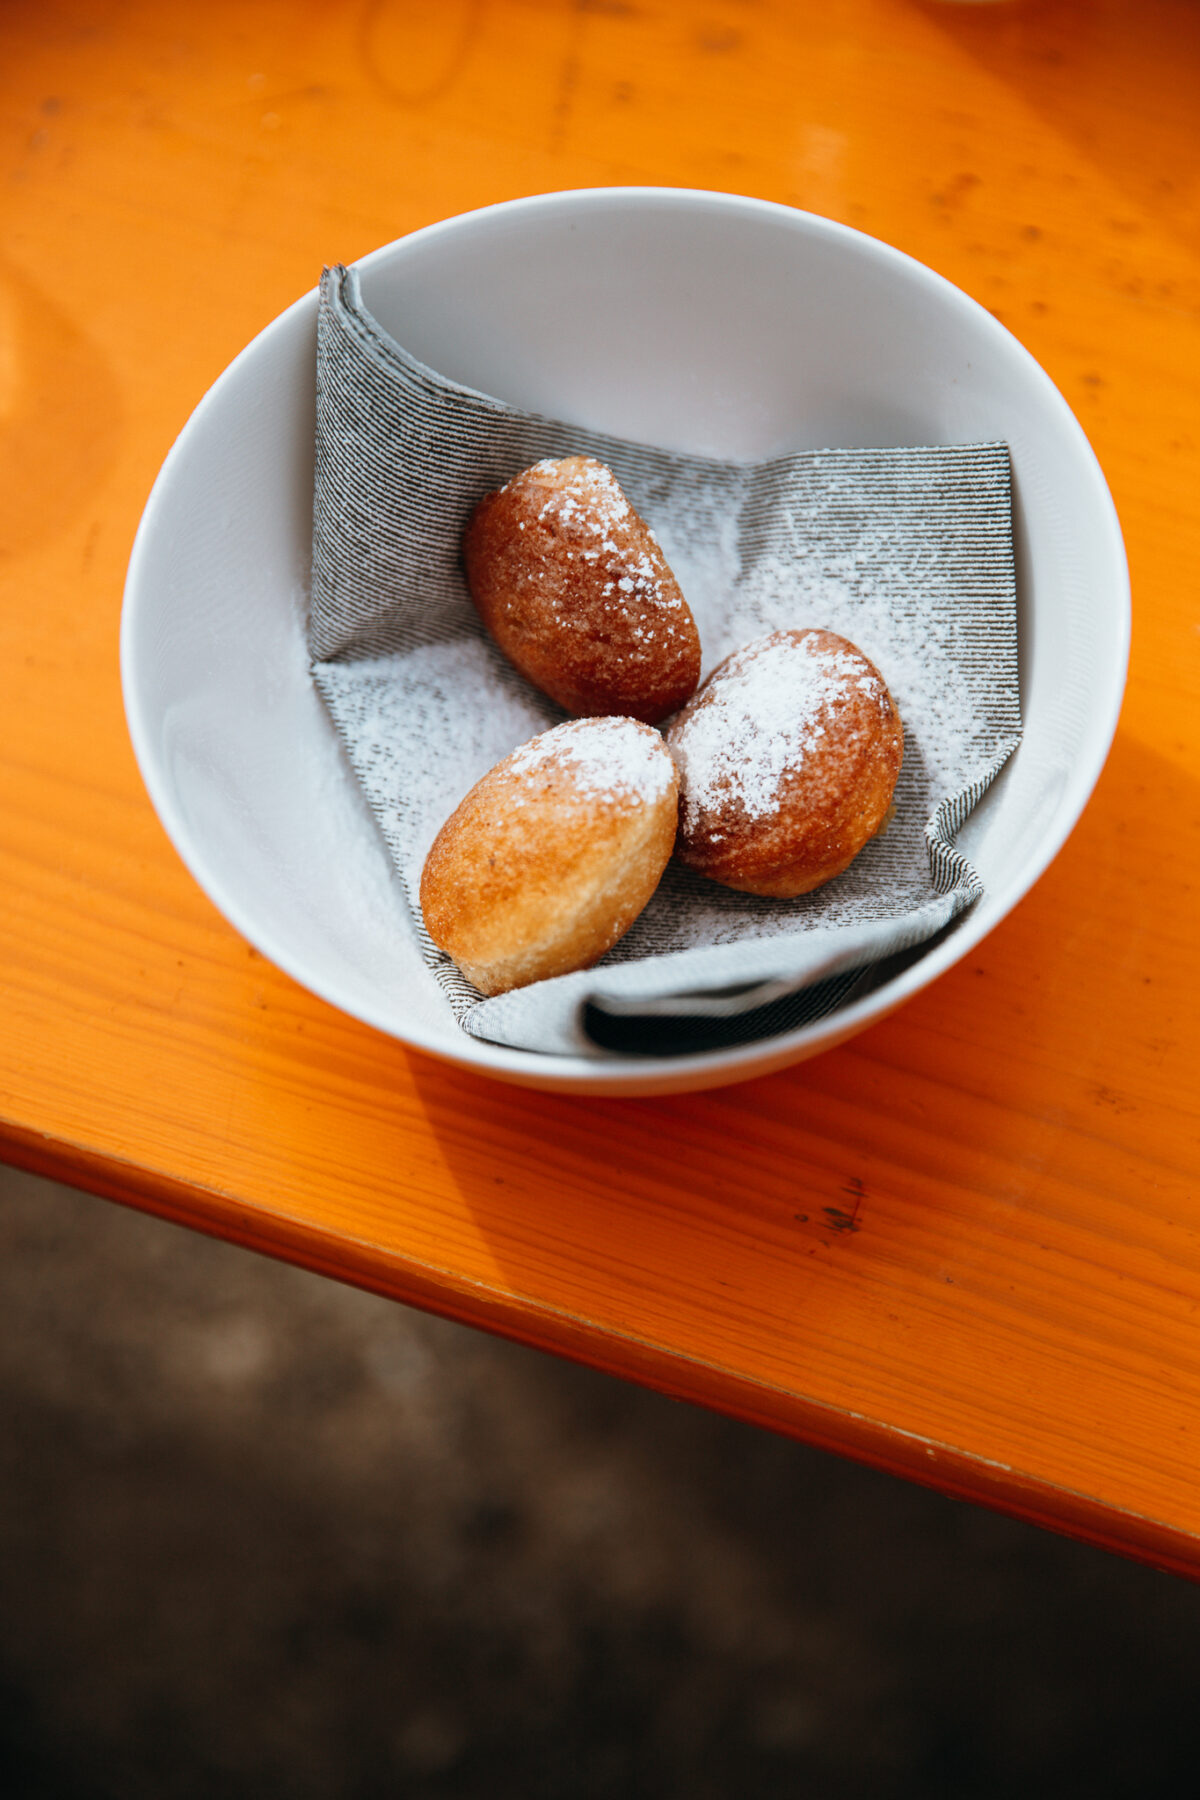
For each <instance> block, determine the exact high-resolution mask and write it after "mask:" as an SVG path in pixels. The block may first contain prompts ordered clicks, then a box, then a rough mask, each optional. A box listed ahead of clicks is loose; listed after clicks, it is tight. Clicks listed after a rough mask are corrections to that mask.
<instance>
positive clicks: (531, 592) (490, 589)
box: [463, 456, 700, 725]
mask: <svg viewBox="0 0 1200 1800" xmlns="http://www.w3.org/2000/svg"><path fill="white" fill-rule="evenodd" d="M463 559H464V562H465V564H466V570H467V584H468V586H469V587H470V590H471V598H472V599H473V600H474V602H475V605H476V608H477V609H478V612H479V616H480V618H481V619H482V620H483V622H484V624H485V626H486V627H487V629H488V630H489V631H490V632H491V634H492V636H493V637H494V638H495V640H496V642H497V643H498V644H499V646H500V648H501V649H502V650H503V651H504V653H505V655H506V656H508V657H509V658H510V659H511V661H513V662H514V663H515V664H516V665H517V667H518V669H520V670H521V672H522V674H524V675H526V676H527V677H528V678H529V680H530V681H532V682H533V684H534V686H535V687H539V688H540V689H541V690H542V692H543V693H544V694H549V695H550V698H551V699H552V700H557V701H558V703H559V705H560V706H563V707H565V708H566V710H567V711H568V712H570V713H575V714H576V715H578V716H586V715H590V714H596V713H616V714H621V715H623V716H625V717H628V718H634V719H642V720H644V721H645V722H646V723H647V724H650V725H653V724H656V723H657V721H658V720H659V719H665V718H666V717H667V715H668V714H669V713H673V712H675V711H676V709H677V708H678V707H680V706H682V705H683V703H684V701H685V700H686V699H688V697H689V696H690V695H691V694H692V693H693V692H694V690H695V686H696V683H697V681H699V679H700V638H699V634H698V632H697V630H696V622H695V620H694V619H693V618H692V615H691V612H690V610H689V608H688V605H687V602H686V600H685V599H684V597H683V595H682V594H681V593H680V591H679V584H678V583H677V581H676V580H675V577H674V576H673V575H672V573H671V571H670V569H669V568H668V566H667V561H666V558H665V557H664V555H663V553H662V551H661V550H660V549H659V547H658V543H657V541H656V540H655V538H654V537H653V535H652V534H651V532H650V529H649V527H648V526H647V525H646V524H645V523H644V522H643V521H642V519H640V518H639V517H638V515H637V513H636V512H635V511H634V510H633V508H632V506H630V504H629V502H628V500H627V499H626V498H625V496H624V494H623V493H622V492H621V489H620V486H619V484H618V482H617V479H616V477H615V475H613V473H612V471H611V470H610V469H607V468H605V466H604V464H603V463H599V462H596V461H595V460H594V459H593V458H592V457H588V456H567V457H564V458H563V459H562V461H561V462H553V461H549V460H547V461H544V462H539V463H535V464H534V466H533V467H532V468H531V469H524V470H522V472H521V473H520V474H519V475H514V476H513V478H512V480H511V481H509V482H507V483H506V484H505V486H504V487H502V488H500V489H498V491H497V492H496V493H494V494H488V495H487V497H486V498H485V499H483V500H481V501H480V502H479V505H478V506H477V507H476V508H475V511H474V512H473V513H472V515H471V518H470V520H469V522H468V525H467V530H466V535H465V537H464V539H463Z"/></svg>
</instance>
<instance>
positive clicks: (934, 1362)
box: [0, 0, 1200, 1573]
mask: <svg viewBox="0 0 1200 1800" xmlns="http://www.w3.org/2000/svg"><path fill="white" fill-rule="evenodd" d="M1198 120H1200V11H1198V10H1197V9H1196V8H1195V7H1194V6H1193V5H1192V4H1191V3H1190V0H1142V4H1140V5H1139V6H1138V7H1136V8H1132V7H1129V6H1127V5H1125V4H1124V0H1038V3H1036V4H1035V3H1034V0H1029V3H1028V4H1026V3H1023V0H1009V3H1008V4H1005V3H1003V0H1001V3H998V4H993V5H989V6H981V5H977V6H958V5H953V4H945V3H938V0H830V3H829V4H827V5H823V6H820V7H817V6H800V5H796V4H794V3H793V0H703V3H697V0H628V3H626V0H574V4H572V3H571V0H443V3H442V4H441V5H440V6H438V7H437V8H432V7H427V6H421V5H418V4H417V0H373V3H371V4H363V5H355V6H353V7H351V6H345V7H338V6H336V5H335V6H330V5H328V4H327V3H326V0H236V3H235V0H206V3H205V4H203V5H202V4H200V0H192V3H191V4H184V5H182V6H174V7H170V8H167V7H162V6H160V5H158V4H156V3H155V0H106V3H105V4H103V5H96V4H94V3H93V0H8V5H7V6H6V7H5V8H4V9H3V12H2V14H0V184H2V186H0V192H2V194H3V201H2V205H3V221H2V223H3V230H2V234H0V432H2V434H3V435H2V439H0V442H2V445H3V448H2V452H0V457H2V460H0V582H2V590H0V918H2V921H3V923H2V926H0V1020H2V1024H0V1149H2V1151H3V1154H4V1155H5V1156H6V1157H7V1158H8V1159H10V1160H11V1161H13V1162H16V1163H21V1164H24V1165H25V1166H27V1167H29V1168H32V1169H36V1170H40V1171H42V1172H44V1173H47V1174H51V1175H57V1176H60V1177H63V1178H65V1179H67V1180H69V1181H73V1182H76V1183H79V1184H80V1185H82V1186H85V1187H89V1188H92V1189H94V1190H95V1191H97V1192H98V1193H102V1194H107V1195H109V1196H111V1197H112V1198H114V1199H118V1200H123V1201H127V1202H130V1203H132V1204H134V1205H138V1206H143V1207H147V1208H150V1209H152V1210H155V1211H158V1212H161V1213H164V1214H166V1215H168V1216H170V1217H172V1218H175V1219H179V1220H182V1221H184V1222H186V1223H188V1224H191V1225H194V1226H197V1227H199V1228H201V1229H203V1230H208V1231H215V1232H219V1233H222V1234H224V1235H226V1236H229V1237H231V1238H235V1239H237V1240H238V1241H240V1242H242V1243H245V1244H249V1245H252V1246H254V1247H256V1248H258V1249H261V1250H265V1251H268V1252H270V1253H271V1254H273V1255H277V1256H283V1257H288V1258H292V1259H294V1260H296V1261H298V1262H302V1263H306V1264H308V1265H309V1266H311V1267H313V1268H316V1269H321V1270H324V1271H326V1272H328V1273H329V1274H332V1275H337V1276H341V1277H344V1278H345V1279H348V1280H350V1281H354V1282H359V1283H362V1284H363V1285H365V1286H369V1287H372V1288H376V1289H378V1290H380V1291H382V1292H385V1293H389V1294H394V1295H396V1296H398V1297H400V1298H402V1299H405V1300H408V1301H412V1302H415V1303H416V1304H418V1305H422V1306H428V1307H431V1308H434V1309H436V1310H438V1311H441V1312H445V1313H448V1314H452V1315H453V1316H455V1317H457V1318H460V1319H465V1320H468V1321H471V1322H473V1323H475V1324H479V1325H484V1326H487V1327H490V1328H492V1329H495V1330H497V1331H501V1332H505V1333H509V1334H511V1335H513V1336H516V1337H520V1338H523V1339H525V1340H526V1341H528V1342H531V1343H534V1344H539V1345H542V1346H545V1347H547V1348H550V1349H554V1350H558V1351H561V1352H564V1353H566V1354H567V1355H570V1356H575V1357H579V1358H582V1359H585V1360H587V1361H590V1362H593V1363H596V1364H598V1365H601V1366H603V1367H605V1368H607V1369H611V1370H614V1371H617V1372H618V1373H621V1374H624V1375H627V1376H630V1377H633V1378H634V1379H637V1380H640V1381H646V1382H649V1383H651V1384H653V1385H654V1386H656V1387H660V1388H663V1389H665V1390H667V1391H668V1392H671V1393H675V1394H679V1395H684V1396H687V1397H689V1398H692V1399H695V1400H698V1401H701V1402H703V1403H705V1404H707V1405H711V1406H715V1407H719V1408H725V1409H728V1410H729V1411H731V1412H736V1413H738V1414H741V1415H742V1416H744V1417H747V1418H751V1419H755V1420H759V1421H761V1422H762V1423H764V1424H767V1425H771V1426H774V1427H777V1428H779V1429H781V1430H784V1431H787V1432H792V1433H795V1434H797V1435H798V1436H801V1437H803V1438H806V1439H808V1440H810V1441H812V1442H815V1443H818V1444H822V1445H826V1446H828V1447H829V1448H831V1449H834V1450H838V1451H842V1452H844V1453H847V1454H849V1455H852V1456H856V1457H860V1458H863V1459H865V1460H867V1461H870V1462H873V1463H877V1464H879V1465H882V1466H884V1467H886V1468H889V1469H892V1470H895V1471H897V1472H899V1473H901V1474H906V1475H909V1476H913V1477H915V1478H916V1479H918V1480H921V1481H926V1482H930V1483H933V1484H936V1485H937V1486H939V1487H941V1488H943V1489H945V1490H947V1491H949V1492H952V1493H957V1494H963V1495H968V1496H971V1497H973V1498H976V1499H980V1500H983V1501H986V1502H989V1503H991V1504H994V1505H997V1506H1000V1507H1002V1508H1005V1509H1008V1510H1010V1511H1013V1512H1017V1513H1020V1514H1022V1515H1023V1516H1025V1517H1027V1518H1031V1519H1034V1520H1038V1521H1041V1522H1043V1523H1045V1524H1047V1525H1051V1526H1054V1527H1057V1528H1059V1529H1062V1530H1065V1531H1068V1532H1072V1533H1076V1534H1078V1535H1081V1536H1084V1537H1088V1538H1091V1539H1093V1540H1095V1541H1097V1542H1100V1543H1104V1544H1107V1545H1111V1546H1113V1547H1116V1548H1119V1549H1122V1550H1125V1551H1128V1552H1131V1553H1132V1554H1134V1555H1137V1556H1141V1557H1145V1558H1147V1559H1149V1560H1151V1561H1154V1562H1157V1563H1160V1564H1162V1565H1164V1566H1167V1567H1170V1568H1174V1569H1177V1570H1181V1571H1187V1572H1189V1573H1200V1141H1198V1140H1200V1131H1198V1124H1197V1120H1198V1116H1200V1106H1198V1102H1197V1074H1198V1070H1200V1050H1198V1045H1197V1011H1198V1009H1197V986H1198V984H1197V974H1198V969H1200V951H1198V948H1197V935H1198V934H1197V897H1196V880H1197V872H1198V863H1200V855H1198V849H1197V843H1198V839H1197V826H1198V824H1200V785H1198V783H1200V729H1198V728H1197V702H1198V701H1200V598H1198V596H1200V178H1198V171H1200V142H1198V140H1200V125H1198ZM624 182H631V183H643V182H645V183H663V184H675V185H681V186H695V187H713V188H725V189H730V190H733V191H737V192H742V193H750V194H758V195H762V196H764V197H766V198H769V199H773V200H779V201H784V202H787V203H790V204H793V205H796V206H800V207H805V208H810V209H812V210H814V211H818V212H822V213H825V214H828V215H829V216H831V217H833V218H837V219H841V220H844V221H846V222H848V223H850V224H852V225H855V226H858V227H861V228H862V229H864V230H866V231H869V232H872V233H874V234H875V235H877V236H879V237H881V238H884V239H886V240H887V241H889V242H891V243H893V244H896V245H898V246H899V247H900V248H902V249H904V250H906V251H909V252H911V253H912V254H913V255H915V256H917V257H919V258H921V259H922V260H923V261H926V262H928V263H930V264H932V265H933V266H934V267H935V268H937V269H939V270H940V271H941V272H942V273H943V274H945V275H947V276H949V277H950V279H951V280H953V281H955V282H957V283H958V284H959V285H960V286H962V287H963V288H965V289H966V290H967V291H968V292H969V293H972V294H974V295H975V296H976V297H977V298H978V299H979V300H981V301H982V302H983V303H984V304H985V305H987V306H989V307H991V308H992V309H993V310H994V311H995V312H996V313H997V315H998V316H999V317H1000V318H1001V319H1003V320H1004V322H1005V323H1006V324H1007V325H1009V326H1010V327H1011V329H1012V330H1013V331H1015V332H1016V333H1017V335H1018V336H1019V337H1020V338H1021V339H1022V340H1023V341H1024V342H1025V343H1026V344H1027V345H1028V347H1029V348H1030V350H1032V352H1033V353H1034V355H1035V356H1037V357H1038V358H1039V360H1040V361H1041V362H1042V363H1043V365H1044V366H1045V367H1046V369H1047V370H1048V371H1049V373H1050V374H1051V376H1052V377H1053V378H1054V379H1055V380H1056V381H1057V382H1058V384H1059V385H1060V387H1061V388H1062V389H1063V391H1064V393H1065V394H1066V396H1067V398H1068V400H1069V401H1070V402H1071V403H1072V404H1073V406H1074V407H1075V408H1076V410H1077V412H1078V414H1079V416H1080V418H1081V420H1082V421H1083V424H1084V426H1085V428H1086V429H1087V431H1088V432H1089V434H1090V435H1091V438H1092V441H1093V443H1094V445H1095V447H1096V450H1097V452H1098V454H1099V456H1100V460H1101V463H1102V464H1103V466H1104V468H1105V470H1106V473H1107V475H1108V478H1109V481H1110V483H1111V485H1112V488H1113V491H1114V494H1115V498H1116V501H1117V506H1118V509H1119V511H1120V513H1121V516H1122V520H1123V524H1124V527H1125V531H1126V534H1127V539H1128V545H1129V551H1130V558H1131V563H1132V569H1133V579H1134V594H1135V629H1134V652H1133V664H1132V673H1131V681H1130V687H1129V692H1128V698H1127V704H1126V707H1125V712H1124V716H1123V720H1122V724H1121V729H1120V732H1119V735H1118V738H1117V742H1116V746H1115V749H1114V751H1113V754H1112V757H1111V759H1110V762H1109V766H1108V769H1107V771H1106V773H1105V775H1104V777H1103V779H1102V781H1101V783H1100V786H1099V789H1098V791H1097V793H1096V796H1095V799H1094V800H1093V802H1092V804H1091V806H1090V808H1089V809H1088V811H1087V813H1086V814H1085V816H1084V819H1083V822H1082V823H1081V825H1080V826H1079V828H1078V830H1077V831H1076V833H1075V834H1074V836H1073V837H1072V839H1071V840H1070V842H1069V844H1068V846H1067V848H1066V850H1065V851H1064V852H1063V854H1062V856H1061V857H1060V858H1059V860H1058V862H1057V863H1056V864H1055V866H1054V867H1053V868H1052V869H1051V871H1050V873H1049V874H1048V875H1047V876H1046V877H1045V878H1044V879H1043V880H1042V881H1041V883H1040V884H1039V885H1038V886H1037V888H1036V889H1035V890H1034V892H1033V893H1032V894H1031V895H1030V897H1029V898H1028V899H1027V900H1026V901H1025V903H1024V904H1023V905H1022V906H1021V907H1020V908H1019V909H1018V910H1017V912H1016V913H1015V914H1014V915H1013V916H1012V917H1010V918H1009V919H1008V921H1007V922H1006V923H1005V924H1004V925H1003V926H1002V927H1001V928H1000V929H999V930H998V931H997V932H996V933H995V934H994V935H993V936H992V937H991V938H990V939H988V940H987V942H986V943H985V944H984V946H983V948H982V949H981V951H980V952H979V953H978V954H977V955H975V956H974V957H973V958H971V959H969V960H968V961H967V962H966V963H964V964H961V965H959V967H958V968H957V969H956V970H955V971H954V972H953V973H951V974H950V975H949V976H947V977H945V978H944V979H943V980H942V981H941V982H940V983H938V984H936V985H935V987H934V988H933V989H932V990H931V991H929V992H927V993H926V994H925V995H923V996H922V997H921V998H920V999H919V1000H918V1001H916V1002H915V1003H913V1004H911V1005H909V1006H908V1007H907V1008H905V1009H904V1010H903V1011H901V1012H900V1013H899V1014H897V1015H894V1016H893V1017H892V1018H891V1019H890V1020H889V1021H887V1022H886V1023H884V1024H882V1025H880V1026H877V1027H876V1028H875V1029H873V1030H872V1031H870V1032H869V1033H867V1034H866V1035H864V1036H862V1037H860V1038H858V1039H856V1040H855V1041H854V1042H853V1043H852V1044H851V1045H850V1046H849V1047H847V1048H844V1049H841V1050H838V1051H835V1052H833V1053H831V1054H829V1055H827V1056H825V1057H824V1058H821V1059H819V1060H817V1061H815V1062H811V1063H807V1064H803V1065H800V1066H798V1067H797V1068H795V1069H793V1070H791V1071H790V1072H787V1073H784V1074H781V1075H777V1076H773V1077H771V1078H769V1079H764V1080H761V1081H758V1082H755V1083H751V1084H749V1085H747V1086H744V1087H736V1088H731V1089H727V1090H724V1091H722V1092H719V1093H716V1094H709V1095H703V1094H702V1095H698V1096H691V1097H686V1098H678V1099H670V1100H656V1101H601V1100H586V1099H564V1098H555V1097H552V1096H545V1095H538V1094H534V1093H527V1092H524V1091H521V1090H517V1089H513V1088H508V1087H501V1086H498V1085H492V1084H489V1083H487V1082H484V1081H481V1080H478V1079H473V1078H470V1077H468V1076H466V1075H464V1074H460V1073H456V1072H454V1071H452V1070H449V1069H447V1068H445V1067H442V1066H440V1065H438V1064H435V1063H433V1062H431V1061H428V1060H426V1059H424V1058H422V1057H420V1056H416V1055H413V1054H410V1053H408V1052H406V1051H405V1050H403V1049H402V1048H401V1047H400V1046H399V1045H397V1044H395V1043H393V1042H391V1041H390V1040H387V1039H385V1038H383V1037H381V1036H378V1035H376V1034H375V1033H373V1032H371V1031H370V1030H368V1029H366V1028H365V1027H362V1026H359V1025H357V1024H355V1023H354V1022H353V1021H351V1020H350V1019H348V1018H345V1017H343V1016H341V1015H340V1014H338V1013H336V1012H334V1011H332V1010H331V1009H329V1008H328V1007H327V1006H325V1005H324V1004H322V1003H321V1002H320V1001H318V1000H316V999H314V998H312V997H311V996H310V995H308V994H307V993H305V992H303V991H301V990H300V989H299V988H297V987H296V986H294V985H293V984H292V983H291V982H290V981H289V980H288V979H287V978H286V977H284V976H283V975H281V974H279V973H278V972H277V971H276V970H275V969H273V968H272V967H270V966H269V965H268V964H266V963H265V962H264V961H263V960H262V959H261V958H260V957H258V956H257V955H255V953H254V952H253V951H251V950H250V949H249V948H248V946H247V945H246V944H245V943H244V942H243V941H242V940H241V939H240V938H239V937H238V936H237V934H236V933H235V932H234V931H233V930H232V929H231V928H230V927H229V926H228V925H226V924H225V923H224V921H223V920H222V919H221V918H220V917H219V916H218V915H217V913H216V912H215V911H214V910H213V908H212V907H211V906H210V905H209V903H208V902H207V900H206V899H205V898H204V897H203V896H202V895H201V893H200V892H199V891H198V890H197V889H196V887H195V886H194V885H193V883H192V881H191V880H190V879H189V877H188V876H187V874H186V873H185V872H184V870H183V868H182V867H181V865H180V864H179V862H178V861H177V859H176V857H175V855H174V854H173V852H172V851H171V849H170V847H169V846H168V844H167V842H166V839H165V838H164V836H163V833H162V831H161V830H160V828H159V826H158V824H157V822H156V820H155V817H154V815H153V813H152V811H151V809H150V805H149V803H148V801H147V799H146V796H145V794H144V792H143V789H142V786H141V783H140V781H139V778H138V775H137V772H136V769H135V767H134V763H133V758H132V755H131V752H130V749H129V745H128V742H127V739H126V735H125V728H124V722H123V718H122V712H121V702H120V694H119V690H118V676H117V628H118V617H119V612H120V603H121V587H122V580H123V575H124V568H125V562H126V559H127V556H128V553H129V548H130V544H131V542H132V538H133V534H134V531H135V528H136V525H137V521H138V517H139V514H140V511H141V508H142V505H143V503H144V500H145V497H146V494H147V492H148V490H149V488H150V485H151V482H152V480H153V478H154V475H155V473H156V471H157V469H158V466H159V463H160V462H161V460H162V458H163V456H164V454H165V453H166V451H167V449H168V447H169V445H170V443H171V441H172V439H173V438H174V436H175V434H176V432H177V431H178V430H179V428H180V427H181V426H182V424H183V423H184V420H185V419H186V417H187V415H188V413H189V412H190V410H191V408H192V406H193V405H194V404H195V402H196V401H197V399H198V398H199V396H200V395H201V393H202V392H203V391H204V389H205V388H206V387H207V386H208V384H209V383H210V382H211V381H212V380H213V379H214V378H215V377H216V375H217V374H218V373H219V372H220V371H221V369H222V368H223V367H224V366H225V364H226V363H227V362H228V361H229V360H230V359H231V357H232V356H233V355H234V354H235V353H236V352H237V351H238V350H239V349H240V348H241V346H242V345H243V344H244V343H245V342H246V341H247V340H248V339H249V338H250V337H252V336H253V335H254V334H255V333H256V332H257V331H258V330H259V329H260V328H261V327H262V326H263V325H264V324H266V323H267V322H268V321H269V320H270V319H271V318H273V317H274V316H275V315H276V314H277V313H278V312H280V311H281V310H282V309H283V308H284V307H285V306H286V305H287V304H288V303H289V302H290V301H292V300H293V299H294V298H296V297H297V296H298V295H299V294H300V293H302V292H304V291H305V290H306V289H308V288H310V287H311V286H312V285H313V283H314V281H315V279H316V276H317V274H318V272H319V270H320V267H321V264H322V263H325V262H333V261H337V260H342V261H350V260H352V259H353V258H355V257H357V256H359V255H362V254H363V253H365V252H366V251H368V250H370V249H373V248H374V247H375V246H377V245H379V244H382V243H385V242H388V241H389V240H391V239H393V238H395V237H398V236H400V235H401V234H403V233H404V232H406V231H408V230H411V229H413V228H415V227H417V226H419V225H424V224H426V223H428V222H429V221H431V220H434V219H436V218H439V217H442V216H445V215H447V214H450V213H454V212H459V211H462V210H465V209H467V208H470V207H473V206H477V205H481V204H484V203H486V202H489V201H492V200H497V199H503V198H507V197H510V196H513V195H516V194H522V193H532V192H538V191H541V190H546V189H552V188H562V187H574V186H586V185H595V184H603V185H607V184H613V183H624Z"/></svg>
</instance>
